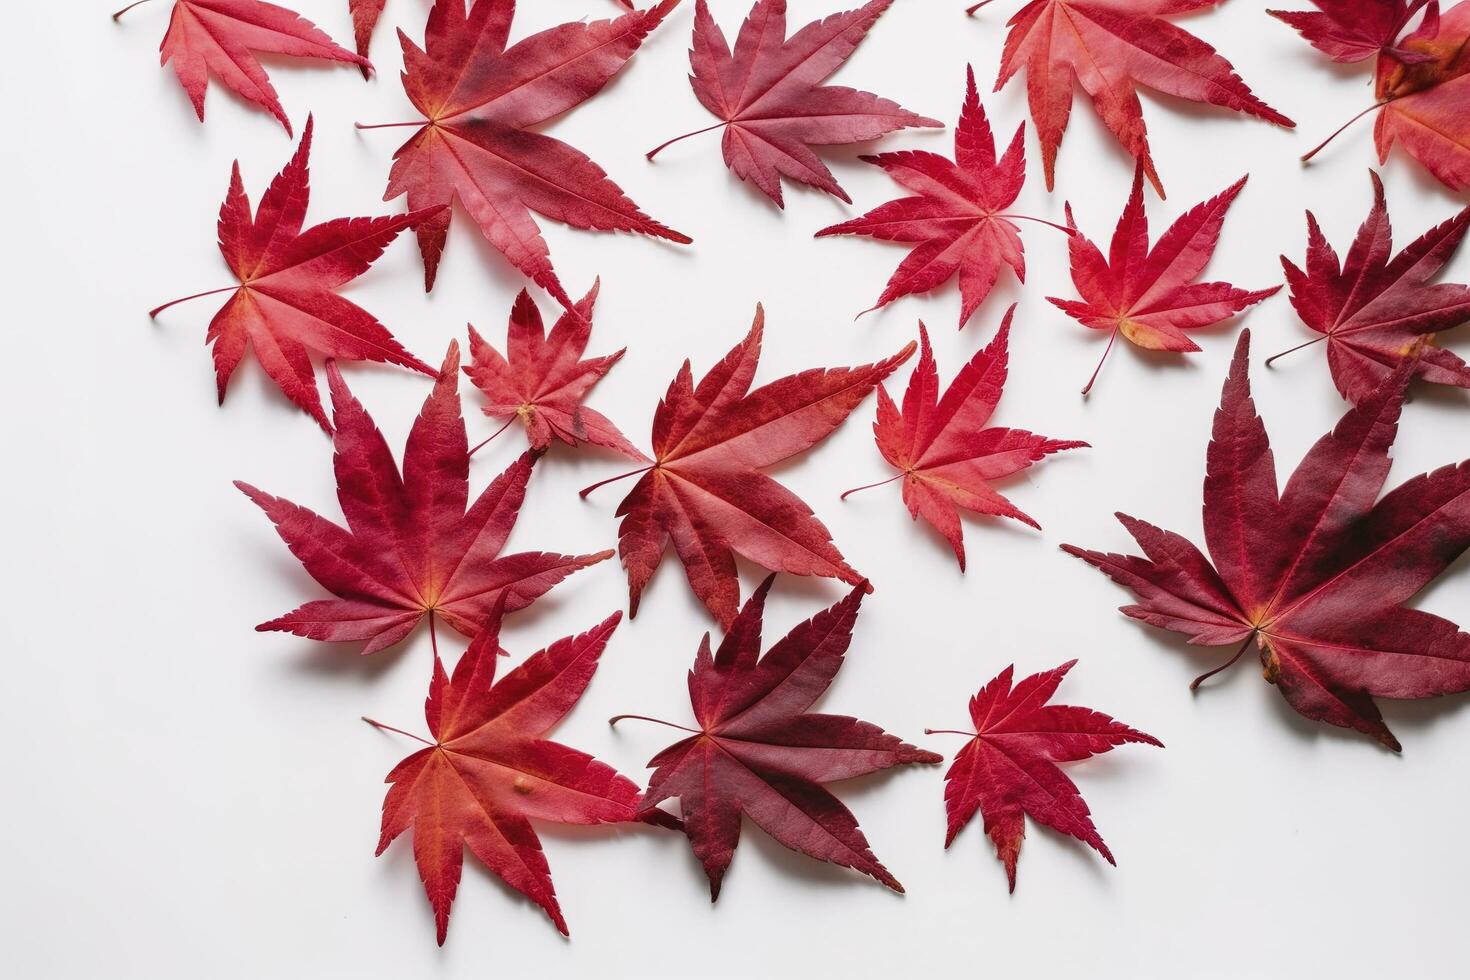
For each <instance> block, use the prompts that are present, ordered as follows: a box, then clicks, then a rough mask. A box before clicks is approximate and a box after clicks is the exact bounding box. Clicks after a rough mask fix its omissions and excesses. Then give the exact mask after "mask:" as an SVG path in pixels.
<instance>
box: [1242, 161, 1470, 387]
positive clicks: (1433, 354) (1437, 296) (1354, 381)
mask: <svg viewBox="0 0 1470 980" xmlns="http://www.w3.org/2000/svg"><path fill="white" fill-rule="evenodd" d="M1369 175H1370V176H1371V177H1372V178H1373V208H1372V210H1370V211H1369V212H1368V217H1367V219H1365V220H1364V221H1363V225H1362V227H1361V228H1359V229H1358V237H1357V238H1356V239H1354V240H1353V245H1352V248H1351V249H1350V250H1349V251H1348V254H1347V261H1346V263H1342V264H1340V263H1339V261H1338V258H1337V252H1336V251H1334V250H1333V248H1332V246H1331V245H1330V244H1329V243H1328V241H1327V237H1326V236H1325V235H1323V234H1322V229H1321V228H1320V227H1319V226H1318V225H1317V218H1316V216H1315V215H1313V214H1312V212H1310V211H1308V212H1307V261H1306V266H1307V268H1306V271H1305V272H1304V271H1302V270H1301V269H1299V268H1298V267H1297V266H1295V265H1293V264H1292V263H1291V262H1290V261H1289V260H1288V259H1287V258H1286V256H1284V255H1283V256H1282V257H1281V265H1282V268H1284V269H1285V270H1286V281H1287V282H1288V283H1290V284H1291V303H1292V305H1293V306H1294V307H1296V311H1297V315H1298V316H1300V317H1301V319H1302V322H1303V323H1305V324H1306V325H1307V326H1308V327H1310V328H1311V329H1313V330H1315V331H1317V332H1318V334H1319V335H1320V336H1318V337H1315V338H1313V339H1312V340H1309V341H1307V342H1306V343H1304V344H1298V345H1297V346H1296V347H1293V348H1292V349H1291V350H1301V349H1302V348H1303V347H1310V346H1311V345H1312V344H1315V343H1318V342H1319V341H1323V340H1325V341H1327V366H1328V367H1329V368H1330V369H1331V371H1332V381H1333V383H1334V384H1335V385H1337V390H1338V391H1339V392H1341V394H1342V397H1344V398H1346V399H1347V400H1348V401H1351V402H1358V401H1362V400H1363V399H1364V398H1367V397H1368V396H1369V394H1370V393H1371V392H1372V391H1373V389H1374V388H1376V387H1377V386H1378V385H1380V384H1382V383H1383V379H1384V378H1386V377H1388V376H1389V374H1391V373H1392V372H1393V369H1394V368H1396V367H1397V366H1398V365H1399V364H1400V363H1401V362H1402V361H1404V360H1405V359H1406V358H1410V357H1412V359H1413V360H1414V363H1415V368H1414V372H1415V374H1417V375H1418V376H1419V377H1421V378H1423V379H1425V380H1426V381H1432V382H1435V383H1436V384H1446V385H1456V386H1458V387H1461V388H1470V367H1467V366H1466V364H1465V362H1464V361H1462V360H1460V358H1458V357H1456V356H1455V355H1454V354H1451V353H1450V352H1449V351H1447V350H1443V349H1441V348H1439V347H1434V346H1432V344H1431V343H1430V342H1431V341H1432V340H1433V338H1434V334H1435V333H1436V332H1437V331H1440V330H1448V329H1450V328H1451V327H1457V326H1459V325H1460V324H1462V323H1464V322H1466V321H1467V320H1470V286H1466V285H1463V284H1461V283H1435V284H1430V282H1429V280H1430V279H1432V278H1433V277H1434V276H1435V275H1436V274H1437V273H1438V272H1439V270H1440V269H1442V268H1444V264H1445V263H1446V262H1448V261H1449V260H1450V257H1451V256H1453V255H1454V253H1455V250H1456V249H1457V248H1459V247H1460V241H1461V239H1463V238H1464V237H1465V229H1466V228H1467V227H1470V208H1465V209H1464V210H1462V211H1461V212H1460V213H1459V214H1457V215H1455V216H1454V217H1453V218H1450V219H1449V220H1447V221H1444V222H1441V223H1440V224H1438V225H1435V226H1434V227H1433V228H1431V229H1429V230H1428V231H1426V232H1425V233H1424V234H1422V235H1420V236H1419V237H1418V238H1417V239H1416V240H1415V241H1414V242H1413V243H1412V244H1410V245H1407V246H1405V247H1404V249H1403V250H1402V251H1400V252H1399V254H1398V255H1396V256H1394V257H1393V258H1392V259H1391V260H1390V258H1389V256H1390V254H1391V253H1392V251H1393V231H1392V229H1391V228H1390V227H1389V221H1388V208H1387V206H1386V205H1385V203H1384V200H1383V182H1382V181H1381V180H1379V179H1378V175H1377V174H1375V173H1372V172H1371V171H1370V174H1369ZM1282 353H1290V351H1283V352H1282ZM1280 356H1281V354H1277V355H1276V357H1280ZM1276 357H1272V358H1270V359H1269V360H1267V361H1266V363H1267V364H1268V365H1269V364H1270V363H1271V361H1274V360H1275V359H1276Z"/></svg>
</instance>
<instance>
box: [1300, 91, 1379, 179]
mask: <svg viewBox="0 0 1470 980" xmlns="http://www.w3.org/2000/svg"><path fill="white" fill-rule="evenodd" d="M1390 101H1392V100H1390V99H1384V100H1383V101H1382V102H1375V103H1374V104H1373V105H1370V106H1369V107H1368V108H1366V109H1364V110H1363V111H1362V112H1360V113H1358V114H1357V115H1356V116H1354V117H1353V118H1351V119H1349V120H1348V121H1347V122H1345V123H1343V124H1342V125H1341V126H1339V127H1337V129H1336V131H1335V132H1333V134H1332V135H1331V136H1329V137H1327V138H1326V139H1325V140H1323V141H1322V142H1320V143H1318V144H1317V145H1316V146H1314V147H1312V149H1310V150H1308V151H1307V152H1306V153H1305V154H1303V155H1302V163H1307V162H1309V161H1310V160H1311V159H1312V157H1314V156H1316V155H1317V154H1318V153H1320V152H1321V151H1322V148H1323V147H1325V146H1326V145H1327V144H1328V143H1331V142H1332V141H1333V140H1335V139H1337V137H1338V136H1339V135H1341V133H1342V131H1343V130H1344V129H1347V128H1348V127H1349V126H1351V125H1352V124H1353V123H1355V122H1357V121H1358V120H1359V119H1362V118H1363V117H1364V116H1366V115H1367V114H1368V113H1370V112H1372V111H1373V110H1374V109H1382V108H1383V107H1384V106H1386V105H1388V103H1389V102H1390Z"/></svg>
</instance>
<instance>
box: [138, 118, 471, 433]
mask: <svg viewBox="0 0 1470 980" xmlns="http://www.w3.org/2000/svg"><path fill="white" fill-rule="evenodd" d="M311 130H312V123H311V118H310V117H307V120H306V131H305V132H303V133H302V134H301V145H300V146H299V147H297V149H296V154H295V155H294V156H293V157H292V158H291V161H290V162H289V163H287V164H286V167H285V169H283V170H282V171H281V172H280V174H278V175H277V176H276V179H275V180H273V181H271V185H270V187H269V188H267V190H266V192H265V194H264V195H263V196H262V197H261V199H260V207H259V208H258V209H257V210H256V211H255V213H254V215H252V214H251V212H250V198H249V197H247V196H246V194H245V186H244V184H243V183H242V182H241V180H240V164H239V161H236V163H235V166H234V169H233V171H232V172H231V174H230V189H229V192H228V193H227V194H226V195H225V201H224V204H222V205H221V206H220V212H219V249H220V254H222V255H223V256H224V259H225V264H226V265H228V266H229V267H230V271H231V272H232V273H234V274H235V278H237V279H238V280H239V281H240V284H239V286H227V287H225V288H224V289H213V290H210V291H208V292H204V293H196V294H195V295H194V296H186V297H184V299H196V298H198V297H200V296H209V295H211V294H213V293H223V292H232V293H233V295H232V296H231V297H230V299H229V302H227V303H225V305H224V306H222V307H221V308H220V310H219V312H218V313H216V314H215V315H214V319H213V320H211V321H210V323H209V332H208V334H207V335H206V338H205V339H206V341H207V342H208V343H209V344H210V345H211V346H212V348H213V354H214V373H215V382H216V387H217V389H218V391H219V400H220V403H221V404H223V403H224V400H225V389H226V387H227V386H228V385H229V383H230V376H231V375H232V374H234V372H235V368H236V367H238V366H239V364H240V361H241V359H242V358H243V357H244V356H245V352H246V350H247V349H253V350H254V352H255V359H256V360H257V361H259V362H260V366H261V367H263V368H264V369H265V373H266V374H267V375H269V376H270V379H271V380H272V381H274V382H275V383H276V386H277V387H279V388H280V389H281V391H282V392H283V393H284V394H285V395H286V397H287V398H289V399H291V401H293V402H295V403H296V404H297V405H299V406H300V407H301V408H302V409H304V410H305V411H306V412H308V413H309V414H310V415H311V417H312V418H314V419H316V420H317V422H318V423H319V424H320V425H321V426H322V428H324V429H330V428H331V426H330V425H328V424H327V416H326V412H324V411H323V410H322V401H321V395H320V394H318V392H317V387H316V373H315V371H314V369H313V368H312V364H311V356H310V355H311V354H312V353H316V354H321V355H324V356H326V357H335V358H340V359H342V360H352V361H382V362H385V363H388V364H397V365H400V366H402V367H406V368H412V369H413V370H415V371H421V372H423V373H424V374H427V375H430V376H432V375H433V374H434V369H433V368H431V367H429V366H428V365H427V364H425V363H424V362H423V361H421V360H419V359H418V358H417V357H414V356H413V355H412V354H410V353H409V352H408V351H406V350H404V349H403V346H402V345H401V344H399V343H398V341H397V340H395V339H394V338H393V335H392V334H390V333H389V332H388V330H387V328H386V327H384V326H383V325H382V324H381V323H379V322H378V321H377V319H376V318H375V317H374V316H373V315H372V314H371V313H368V312H367V311H366V310H364V309H363V308H362V307H360V306H358V305H356V304H355V303H351V302H349V301H347V300H345V299H343V298H342V297H341V296H339V295H337V292H336V290H337V289H338V288H340V287H342V286H344V285H346V284H347V283H349V282H351V281H352V280H353V279H356V278H357V277H358V276H360V275H362V274H363V273H364V272H366V271H367V269H368V266H370V265H372V264H373V262H374V261H376V260H377V258H378V256H379V255H382V254H383V249H385V248H387V247H388V243H389V242H391V241H393V239H394V238H396V237H397V236H398V233H399V232H400V231H402V230H404V229H405V228H414V227H417V226H418V225H419V224H420V223H421V222H424V221H428V220H431V219H433V217H434V216H435V215H436V214H438V212H439V211H441V210H442V208H428V209H425V210H423V211H414V212H411V213H409V214H400V215H393V216H391V217H383V218H337V219H334V220H332V221H328V222H326V223H324V224H320V225H314V226H312V227H310V228H307V229H306V230H305V231H303V230H302V227H301V226H302V225H303V224H304V223H305V220H306V206H307V202H308V200H309V199H310V194H311V182H310V178H311V174H310V170H309V169H308V166H307V164H308V160H309V158H310V156H311ZM183 301H184V300H182V299H180V300H174V301H173V302H172V303H165V304H163V305H162V306H159V307H156V308H155V309H153V310H151V311H150V312H149V314H148V315H149V316H150V317H153V316H157V315H158V314H159V313H161V312H162V311H163V310H165V309H167V308H168V307H170V306H173V305H174V303H182V302H183Z"/></svg>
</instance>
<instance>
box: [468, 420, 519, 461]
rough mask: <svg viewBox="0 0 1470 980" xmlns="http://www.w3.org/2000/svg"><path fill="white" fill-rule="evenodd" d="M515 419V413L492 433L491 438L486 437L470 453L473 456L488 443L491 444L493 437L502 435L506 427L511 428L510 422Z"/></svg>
mask: <svg viewBox="0 0 1470 980" xmlns="http://www.w3.org/2000/svg"><path fill="white" fill-rule="evenodd" d="M515 420H516V417H515V416H514V415H512V416H511V417H510V418H508V419H506V420H505V424H504V425H502V426H501V427H500V428H498V429H496V430H495V431H494V432H493V433H491V435H490V438H489V439H486V440H485V441H484V442H482V443H480V444H479V445H478V446H476V447H475V448H474V449H471V450H470V452H469V454H470V455H471V456H474V455H475V453H477V452H479V451H480V450H482V449H484V448H485V447H486V446H487V445H489V443H490V440H491V439H494V438H495V437H496V436H498V435H500V434H501V433H502V432H504V431H505V430H506V429H509V428H510V424H511V423H512V422H514V421H515Z"/></svg>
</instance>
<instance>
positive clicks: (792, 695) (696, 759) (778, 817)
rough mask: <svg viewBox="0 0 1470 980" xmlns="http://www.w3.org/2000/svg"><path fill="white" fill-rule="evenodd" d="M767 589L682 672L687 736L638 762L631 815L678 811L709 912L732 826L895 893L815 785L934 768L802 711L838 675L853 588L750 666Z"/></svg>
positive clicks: (843, 812)
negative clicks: (641, 776)
mask: <svg viewBox="0 0 1470 980" xmlns="http://www.w3.org/2000/svg"><path fill="white" fill-rule="evenodd" d="M774 579H775V576H774V575H772V576H769V577H768V578H767V579H766V580H765V581H764V582H762V583H761V585H760V587H759V588H758V589H756V590H755V592H754V593H752V594H751V597H750V598H749V599H748V600H747V601H746V603H745V606H744V608H743V609H741V610H740V614H739V615H738V616H737V617H735V619H734V621H733V622H732V623H731V624H730V628H729V630H728V631H727V632H726V633H725V637H724V639H723V640H721V641H720V647H719V650H718V651H716V652H715V653H714V654H713V655H711V653H710V637H709V634H708V633H706V634H705V635H704V639H703V640H702V641H701V642H700V645H699V652H698V654H696V656H695V658H694V669H693V670H691V671H690V672H689V701H690V704H691V705H692V706H693V708H694V718H695V721H696V723H697V724H698V725H699V728H698V729H693V728H685V729H684V730H685V731H687V732H690V733H691V737H689V738H686V739H684V740H683V741H680V742H676V743H674V744H673V745H671V746H669V747H668V748H666V749H664V750H663V751H662V752H660V753H659V754H658V755H656V756H654V758H653V759H652V760H650V761H649V763H648V765H649V767H650V768H652V769H654V773H653V776H652V778H651V779H650V780H649V784H648V792H647V793H646V794H644V797H643V802H642V805H641V807H640V810H639V812H640V814H642V815H643V816H644V817H645V818H654V817H656V815H657V814H658V813H659V812H660V811H659V810H658V806H659V804H660V803H663V802H665V801H668V800H672V799H676V798H677V799H678V801H679V808H680V810H681V811H682V812H683V826H684V832H685V833H686V834H687V835H688V837H689V843H690V844H691V845H692V846H693V848H694V855H695V857H697V858H699V862H700V864H702V865H703V866H704V871H705V874H706V875H708V876H709V885H710V900H711V901H714V900H716V899H718V898H719V897H720V883H721V882H722V881H723V880H724V877H725V871H726V870H727V869H728V868H729V867H730V860H731V859H732V858H733V857H734V856H735V847H736V845H737V844H738V843H739V842H740V819H741V815H742V814H743V815H745V816H748V817H750V819H751V820H752V821H754V822H755V824H756V825H757V826H759V827H760V828H761V829H762V830H764V831H765V832H766V833H768V834H770V835H771V836H772V837H774V838H775V839H776V840H777V841H778V842H780V843H781V844H782V845H783V846H784V847H788V848H790V849H791V850H793V851H797V852H798V853H801V854H806V855H808V856H810V857H814V858H816V859H817V860H818V861H830V862H832V863H833V864H839V865H841V866H843V867H845V868H852V869H854V870H856V871H860V872H862V873H863V874H865V875H871V876H872V877H874V878H876V879H877V880H878V881H880V882H882V883H883V884H885V885H887V886H888V887H889V888H892V889H893V890H894V891H899V892H901V891H903V886H902V885H900V884H899V883H898V881H897V879H895V878H894V877H893V875H891V874H889V873H888V869H887V868H885V867H883V865H882V864H881V863H880V862H879V861H878V859H877V858H876V857H874V856H873V852H872V849H871V848H870V847H869V846H868V841H867V838H865V837H864V836H863V832H862V830H861V828H859V827H858V823H857V818H856V817H854V816H853V815H852V812H851V811H849V810H848V809H847V807H845V806H843V805H842V801H840V800H838V799H837V797H835V796H833V795H832V794H831V793H829V792H828V791H827V790H826V788H824V787H823V786H822V784H823V783H829V782H833V781H834V780H839V779H851V778H853V777H855V776H864V775H867V774H868V773H872V772H877V771H879V770H880V769H888V768H891V767H893V766H900V765H907V764H909V763H915V762H920V763H935V762H940V761H942V760H943V757H942V756H939V755H936V754H935V753H933V752H925V751H924V750H923V749H917V748H915V747H913V746H912V745H908V744H906V743H905V742H903V741H902V740H900V739H899V738H897V737H895V736H893V735H889V734H888V733H887V732H885V731H883V730H882V729H881V728H879V727H878V726H876V725H871V724H869V723H867V722H865V721H859V720H858V719H856V718H851V717H848V716H846V715H819V714H812V713H810V712H808V711H807V709H808V708H810V707H811V706H812V704H813V703H814V702H815V701H816V700H817V699H818V698H819V697H821V696H822V694H823V693H824V692H825V691H826V690H827V686H828V685H829V684H831V683H832V679H833V677H835V676H836V674H837V671H838V670H840V669H841V667H842V663H843V655H844V654H845V653H846V652H847V647H848V644H849V643H850V642H851V640H852V628H853V624H854V623H855V622H856V621H857V614H858V607H859V606H860V605H861V604H862V600H863V588H862V587H861V586H859V587H857V588H855V589H853V590H852V591H851V592H850V593H848V596H847V598H845V599H843V600H842V601H841V602H838V603H837V604H836V605H834V606H832V607H831V608H829V609H826V610H824V611H822V612H820V613H818V614H817V615H816V616H813V617H812V618H811V619H808V620H806V621H805V622H803V623H800V624H798V625H797V626H796V627H794V628H793V629H792V630H791V632H790V633H787V634H786V636H785V637H784V638H783V639H782V640H781V641H780V642H778V643H776V645H775V646H773V647H771V649H770V651H769V652H767V653H766V655H765V656H764V657H762V656H761V655H760V652H761V623H762V618H763V615H764V611H765V601H766V593H767V592H769V591H770V588H771V582H772V581H773V580H774ZM627 718H636V719H640V720H643V721H655V722H657V721H658V719H655V718H646V717H644V716H642V715H619V716H618V717H616V718H613V719H612V723H613V724H616V723H617V722H619V721H622V720H624V719H627ZM658 723H659V724H664V725H668V724H669V723H668V722H658ZM670 727H673V728H683V727H684V726H682V725H671V726H670Z"/></svg>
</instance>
